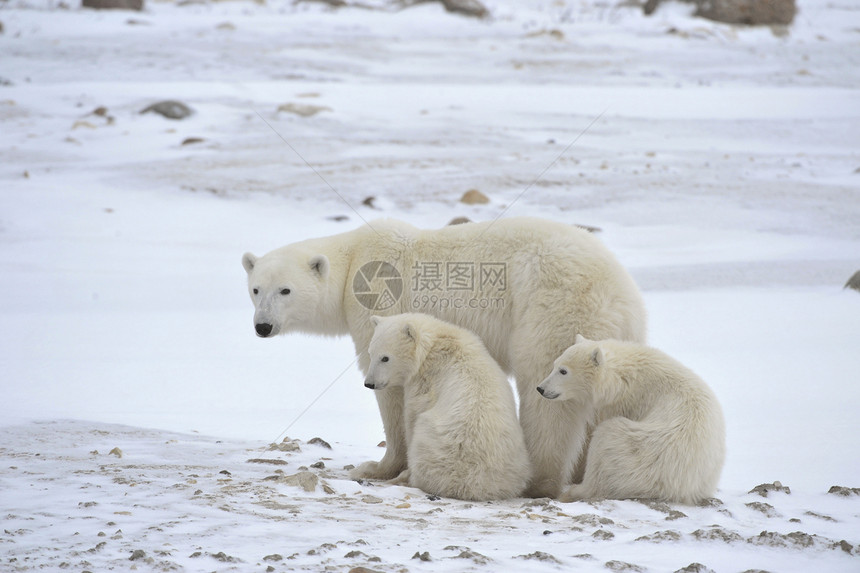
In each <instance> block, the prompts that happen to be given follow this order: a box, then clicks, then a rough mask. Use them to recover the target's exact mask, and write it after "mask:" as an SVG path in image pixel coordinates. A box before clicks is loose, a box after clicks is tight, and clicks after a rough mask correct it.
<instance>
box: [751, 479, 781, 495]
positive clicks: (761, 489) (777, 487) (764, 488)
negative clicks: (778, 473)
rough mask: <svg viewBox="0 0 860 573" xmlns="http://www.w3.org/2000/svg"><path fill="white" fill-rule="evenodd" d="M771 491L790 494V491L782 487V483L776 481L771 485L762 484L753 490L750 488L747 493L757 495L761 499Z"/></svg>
mask: <svg viewBox="0 0 860 573" xmlns="http://www.w3.org/2000/svg"><path fill="white" fill-rule="evenodd" d="M772 491H780V492H783V493H785V494H790V493H791V490H790V489H789V488H788V486H784V485H782V483H780V482H778V481H775V482H773V483H763V484H761V485H757V486H755V487H754V488H752V489H751V490H749V492H748V493H757V494H759V495H760V496H762V497H767V495H768V494H769V493H770V492H772Z"/></svg>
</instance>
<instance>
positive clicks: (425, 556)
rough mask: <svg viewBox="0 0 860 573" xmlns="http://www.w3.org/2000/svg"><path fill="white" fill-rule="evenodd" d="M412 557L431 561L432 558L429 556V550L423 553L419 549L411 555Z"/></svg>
mask: <svg viewBox="0 0 860 573" xmlns="http://www.w3.org/2000/svg"><path fill="white" fill-rule="evenodd" d="M412 559H418V560H420V561H432V559H431V558H430V552H429V551H425V552H424V553H421V552H420V551H416V552H415V555H413V556H412Z"/></svg>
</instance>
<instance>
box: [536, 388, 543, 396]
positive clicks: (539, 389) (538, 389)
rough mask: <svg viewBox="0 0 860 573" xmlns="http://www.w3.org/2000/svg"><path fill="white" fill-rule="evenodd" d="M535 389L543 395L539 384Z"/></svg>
mask: <svg viewBox="0 0 860 573" xmlns="http://www.w3.org/2000/svg"><path fill="white" fill-rule="evenodd" d="M537 391H538V392H540V395H541V396H543V388H541V387H540V386H538V387H537Z"/></svg>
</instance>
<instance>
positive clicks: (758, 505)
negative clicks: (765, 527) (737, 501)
mask: <svg viewBox="0 0 860 573" xmlns="http://www.w3.org/2000/svg"><path fill="white" fill-rule="evenodd" d="M746 506H747V507H748V508H750V509H751V510H753V511H758V512H759V513H762V514H764V516H765V517H782V515H781V514H780V513H779V512H778V511H777V510H776V509H774V507H773V506H772V505H771V504H769V503H764V502H762V501H753V502H750V503H748V504H746Z"/></svg>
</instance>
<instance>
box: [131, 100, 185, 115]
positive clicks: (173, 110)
mask: <svg viewBox="0 0 860 573" xmlns="http://www.w3.org/2000/svg"><path fill="white" fill-rule="evenodd" d="M150 112H154V113H157V114H159V115H161V116H164V117H166V118H167V119H185V118H186V117H188V116H189V115H191V114H192V113H194V111H193V110H192V109H191V108H190V107H188V106H187V105H185V104H184V103H182V102H181V101H176V100H164V101H160V102H158V103H154V104H152V105H150V106H148V107H146V108H144V109H143V110H141V112H140V113H150Z"/></svg>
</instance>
